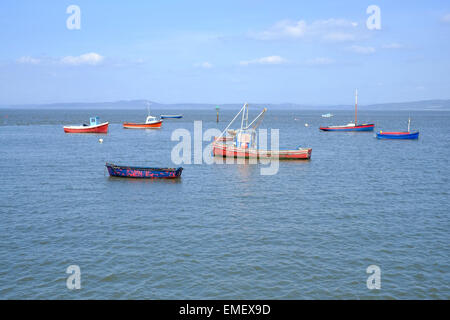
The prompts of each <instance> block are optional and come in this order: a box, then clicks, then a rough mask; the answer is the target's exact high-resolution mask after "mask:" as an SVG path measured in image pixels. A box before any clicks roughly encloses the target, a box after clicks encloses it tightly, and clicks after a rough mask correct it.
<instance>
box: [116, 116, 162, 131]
mask: <svg viewBox="0 0 450 320" xmlns="http://www.w3.org/2000/svg"><path fill="white" fill-rule="evenodd" d="M162 123H163V121H162V120H156V118H155V117H153V116H148V117H147V120H146V121H145V123H131V122H124V124H123V127H124V128H125V129H159V128H161V125H162Z"/></svg>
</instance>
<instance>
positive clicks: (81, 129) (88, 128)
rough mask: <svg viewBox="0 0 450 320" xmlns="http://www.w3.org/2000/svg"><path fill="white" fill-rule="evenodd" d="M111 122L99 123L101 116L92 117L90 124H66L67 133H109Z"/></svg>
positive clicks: (65, 130)
mask: <svg viewBox="0 0 450 320" xmlns="http://www.w3.org/2000/svg"><path fill="white" fill-rule="evenodd" d="M108 125H109V122H103V123H99V117H92V118H90V124H89V125H87V124H83V125H81V126H64V132H65V133H108Z"/></svg>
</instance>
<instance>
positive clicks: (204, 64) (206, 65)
mask: <svg viewBox="0 0 450 320" xmlns="http://www.w3.org/2000/svg"><path fill="white" fill-rule="evenodd" d="M194 66H195V67H197V68H204V69H211V68H212V67H213V65H212V63H210V62H208V61H205V62H201V63H196V64H194Z"/></svg>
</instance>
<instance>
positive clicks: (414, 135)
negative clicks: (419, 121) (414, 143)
mask: <svg viewBox="0 0 450 320" xmlns="http://www.w3.org/2000/svg"><path fill="white" fill-rule="evenodd" d="M410 127H411V119H408V131H398V132H387V131H380V132H377V138H378V139H409V140H412V139H419V131H413V132H411V131H410Z"/></svg>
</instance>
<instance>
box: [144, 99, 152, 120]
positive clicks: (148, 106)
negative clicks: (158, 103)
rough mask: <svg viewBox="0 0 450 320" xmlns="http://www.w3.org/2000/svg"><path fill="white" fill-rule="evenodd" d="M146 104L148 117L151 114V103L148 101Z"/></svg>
mask: <svg viewBox="0 0 450 320" xmlns="http://www.w3.org/2000/svg"><path fill="white" fill-rule="evenodd" d="M145 104H146V105H147V117H148V116H149V115H150V105H151V103H150V102H148V101H146V102H145Z"/></svg>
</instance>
